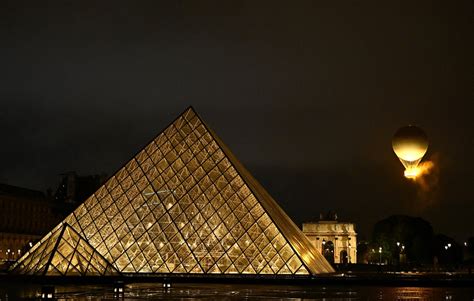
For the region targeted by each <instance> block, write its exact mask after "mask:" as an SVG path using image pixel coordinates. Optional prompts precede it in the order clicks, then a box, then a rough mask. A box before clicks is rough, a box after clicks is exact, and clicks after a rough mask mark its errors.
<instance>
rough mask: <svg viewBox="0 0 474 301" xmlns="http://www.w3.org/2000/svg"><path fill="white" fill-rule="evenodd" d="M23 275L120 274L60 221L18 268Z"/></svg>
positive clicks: (74, 231)
mask: <svg viewBox="0 0 474 301" xmlns="http://www.w3.org/2000/svg"><path fill="white" fill-rule="evenodd" d="M17 270H18V272H19V273H21V274H30V275H45V274H47V275H58V276H103V275H118V274H120V273H119V272H118V271H117V270H116V269H115V268H114V267H113V266H112V265H111V264H110V263H109V262H108V261H107V260H106V259H105V258H103V257H102V256H101V255H100V254H99V253H98V252H97V251H95V250H94V248H93V247H92V246H91V245H90V244H89V243H88V242H87V241H85V240H84V239H83V238H82V237H81V236H80V235H79V234H78V233H77V232H76V230H74V229H73V228H71V227H70V226H69V225H68V224H66V223H61V224H59V225H58V226H57V227H56V228H54V230H53V231H51V232H50V233H48V234H47V235H46V236H45V237H44V238H43V239H42V240H41V242H40V243H39V244H37V245H36V246H35V247H33V248H32V249H31V250H30V252H29V256H28V257H26V258H25V260H23V261H22V262H21V263H20V264H19V265H18V267H17Z"/></svg>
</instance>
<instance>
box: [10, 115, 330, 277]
mask: <svg viewBox="0 0 474 301" xmlns="http://www.w3.org/2000/svg"><path fill="white" fill-rule="evenodd" d="M63 246H64V248H63ZM79 246H80V248H81V250H84V253H86V254H87V256H81V254H82V253H83V251H80V252H77V250H78V248H79ZM63 249H64V250H67V251H63ZM71 250H76V251H74V252H72V251H71ZM12 270H13V272H15V273H20V274H35V275H36V274H42V275H73V274H74V275H76V274H80V275H92V274H94V275H96V274H100V275H107V274H113V273H121V274H128V273H132V274H136V273H146V274H149V273H153V274H162V273H177V274H185V273H186V274H258V275H316V274H319V273H329V272H333V271H334V270H333V268H332V267H331V265H330V264H329V263H328V262H327V261H326V259H325V258H324V257H323V256H322V255H321V254H320V253H319V252H318V251H317V250H316V248H315V247H314V246H313V245H312V244H311V243H310V241H309V240H308V239H307V238H306V236H305V235H304V234H303V233H302V232H301V230H300V229H299V228H298V227H297V226H296V225H295V224H294V223H293V221H292V220H291V219H290V218H289V217H288V216H287V215H286V214H285V212H284V211H283V210H282V209H281V208H280V207H279V206H278V204H277V203H276V202H275V200H273V198H272V197H271V196H270V195H269V194H268V192H267V191H266V190H265V189H264V188H263V187H262V186H261V185H260V184H259V183H258V181H256V180H255V179H254V178H253V177H252V175H251V174H250V173H249V172H248V171H247V170H246V169H245V167H244V166H243V165H242V164H241V163H240V162H239V161H238V160H237V158H236V157H235V156H234V155H233V154H232V152H231V151H230V150H229V149H228V147H227V146H226V145H225V144H224V143H223V142H222V141H221V140H220V139H219V138H218V137H217V135H216V134H215V133H214V132H213V131H212V130H211V129H210V128H209V127H208V126H207V125H206V124H205V123H204V122H203V121H202V119H201V118H200V117H199V116H198V115H197V113H196V112H195V111H194V109H193V108H192V107H190V108H188V109H187V110H186V111H185V112H184V113H183V114H181V115H180V116H179V117H178V118H177V119H176V120H174V121H173V122H172V123H171V124H170V125H169V126H168V127H166V128H165V130H164V131H163V132H162V133H160V134H159V135H158V136H157V137H156V138H155V139H153V140H152V141H151V142H150V143H149V144H148V145H146V146H145V147H144V148H143V149H142V150H141V151H140V152H139V153H138V154H136V155H135V156H134V157H133V158H132V159H131V160H130V161H129V162H128V163H127V164H125V166H123V167H122V168H121V169H119V170H118V171H117V172H116V173H115V174H114V175H113V176H112V177H111V178H109V179H108V181H107V182H106V183H105V184H104V185H103V186H101V187H100V188H99V189H98V190H97V191H96V192H95V193H94V194H93V195H92V196H90V197H89V198H88V199H87V200H86V201H85V202H84V203H83V204H81V205H80V206H79V207H78V208H77V209H76V210H75V211H74V212H73V213H71V214H70V215H69V216H68V217H67V218H66V219H65V220H64V222H62V223H61V224H60V225H58V226H57V227H56V228H55V229H54V230H53V231H51V232H50V233H48V234H47V235H46V236H45V237H44V238H43V239H42V240H41V241H40V242H38V243H37V244H36V245H35V246H34V247H33V248H32V249H31V251H29V252H28V253H26V254H25V255H24V256H23V257H22V258H20V259H19V260H18V262H17V263H16V264H15V265H14V266H13V267H12Z"/></svg>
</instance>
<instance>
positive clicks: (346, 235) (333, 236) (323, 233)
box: [303, 214, 357, 264]
mask: <svg viewBox="0 0 474 301" xmlns="http://www.w3.org/2000/svg"><path fill="white" fill-rule="evenodd" d="M303 233H304V234H305V235H306V236H307V237H308V239H309V240H310V241H311V243H312V244H313V245H314V246H316V248H317V249H318V251H319V252H321V254H323V255H324V257H326V259H327V260H328V261H329V262H331V263H343V264H344V263H357V233H356V232H355V227H354V224H353V223H349V222H340V221H338V220H337V214H329V215H328V216H326V217H323V216H322V215H321V216H320V220H319V221H317V222H308V223H304V224H303Z"/></svg>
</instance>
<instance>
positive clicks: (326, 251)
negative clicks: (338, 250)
mask: <svg viewBox="0 0 474 301" xmlns="http://www.w3.org/2000/svg"><path fill="white" fill-rule="evenodd" d="M322 251H323V252H322V253H323V256H324V257H325V258H326V260H327V261H329V263H334V243H333V242H332V241H323V247H322Z"/></svg>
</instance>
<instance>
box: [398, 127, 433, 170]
mask: <svg viewBox="0 0 474 301" xmlns="http://www.w3.org/2000/svg"><path fill="white" fill-rule="evenodd" d="M392 148H393V151H394V152H395V154H396V155H397V157H398V159H400V162H402V164H403V166H405V172H404V175H405V177H407V178H416V177H417V176H418V175H419V174H420V172H421V171H422V170H421V169H420V168H419V167H418V164H419V163H420V161H421V159H422V158H423V156H424V155H425V154H426V151H427V150H428V137H427V136H426V134H425V132H423V130H422V129H420V128H419V127H417V126H414V125H409V126H404V127H401V128H399V129H398V130H397V132H396V133H395V135H394V136H393V139H392Z"/></svg>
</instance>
